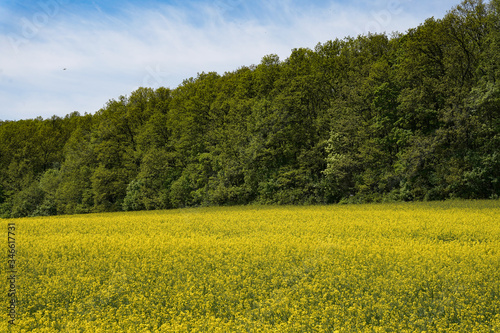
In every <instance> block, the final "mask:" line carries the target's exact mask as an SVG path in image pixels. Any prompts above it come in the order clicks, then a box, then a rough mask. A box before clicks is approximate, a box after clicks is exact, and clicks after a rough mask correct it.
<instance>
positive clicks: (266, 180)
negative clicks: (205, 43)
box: [0, 0, 500, 218]
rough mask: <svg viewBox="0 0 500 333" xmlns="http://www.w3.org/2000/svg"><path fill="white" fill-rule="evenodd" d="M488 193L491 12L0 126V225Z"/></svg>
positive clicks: (496, 158) (481, 8)
mask: <svg viewBox="0 0 500 333" xmlns="http://www.w3.org/2000/svg"><path fill="white" fill-rule="evenodd" d="M4 107H8V106H4ZM499 195H500V0H491V1H489V2H485V1H481V0H465V1H463V2H462V3H461V4H459V5H457V6H456V7H454V8H452V9H450V11H449V12H448V13H447V14H446V15H445V16H444V17H443V18H429V19H427V20H426V21H425V22H423V23H422V24H420V25H419V26H418V27H416V28H412V29H409V30H408V31H406V32H404V33H393V34H391V35H387V34H368V35H360V36H357V37H346V38H344V39H335V40H330V41H327V42H324V43H318V44H317V45H316V47H315V48H314V49H308V48H297V49H293V50H292V51H291V53H290V56H289V57H288V58H287V59H284V60H282V59H279V57H278V56H276V55H273V54H271V55H266V56H264V57H263V58H262V60H261V62H260V63H259V64H257V65H251V66H242V67H241V68H238V69H236V70H234V71H232V72H226V73H224V74H223V75H221V74H218V73H215V72H210V73H200V74H198V75H197V77H195V78H189V79H186V80H184V82H183V83H182V84H180V85H179V86H178V87H177V88H175V89H170V88H164V87H162V88H158V89H152V88H146V87H142V88H139V89H137V90H136V91H134V92H132V93H130V95H128V96H120V97H119V98H118V99H111V100H109V101H108V102H107V104H106V105H105V106H104V107H103V108H102V109H100V110H98V111H97V112H96V113H94V114H88V113H85V114H83V115H82V114H80V113H79V112H76V111H75V112H73V113H71V114H68V115H67V116H65V117H57V116H53V117H52V118H50V119H42V118H41V117H39V118H36V119H26V120H18V121H0V216H2V217H5V218H9V217H24V216H39V215H57V214H76V213H90V212H108V211H121V210H126V211H127V210H154V209H169V208H178V207H192V206H210V205H242V204H250V203H253V204H329V203H360V202H387V201H420V200H444V199H453V198H464V199H498V197H499Z"/></svg>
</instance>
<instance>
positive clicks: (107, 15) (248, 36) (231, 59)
mask: <svg viewBox="0 0 500 333" xmlns="http://www.w3.org/2000/svg"><path fill="white" fill-rule="evenodd" d="M458 3H459V1H457V0H453V1H451V0H440V1H436V0H432V1H431V0H419V1H417V0H374V1H367V0H354V1H344V0H331V1H328V0H321V1H306V0H278V1H272V0H268V1H261V0H255V1H246V0H215V1H206V0H197V1H180V0H171V1H166V0H130V1H126V0H125V1H115V0H112V1H104V0H95V1H92V0H80V1H70V0H33V1H31V0H30V1H21V0H17V1H14V0H0V50H1V52H0V120H18V119H27V118H35V117H37V116H42V117H44V118H48V117H51V116H52V115H58V116H64V115H66V114H68V113H71V112H73V111H79V112H80V113H82V114H83V113H85V112H88V113H94V112H96V111H98V110H99V109H100V108H102V107H104V106H105V104H106V103H107V101H108V100H110V99H117V98H118V97H119V96H120V95H128V94H130V93H131V92H132V91H134V90H135V89H137V88H138V87H141V86H142V87H145V86H147V87H153V88H158V87H160V86H165V87H170V88H176V87H177V86H178V85H179V84H181V83H182V81H183V80H184V79H186V78H189V77H196V75H197V73H199V72H203V71H204V72H209V71H216V72H218V73H220V74H223V73H224V72H226V71H233V70H236V69H237V68H239V67H241V66H244V65H245V66H249V65H252V64H258V63H259V62H260V60H261V59H262V57H263V56H265V55H267V54H277V55H279V56H280V58H281V59H285V58H287V57H288V56H289V54H290V51H291V49H293V48H297V47H309V48H313V47H314V46H315V45H316V44H317V43H319V42H320V43H323V42H326V41H328V40H332V39H335V38H344V37H346V36H357V35H359V34H366V33H368V32H387V33H391V32H393V31H399V32H405V31H406V30H407V29H409V28H412V27H416V26H418V24H420V23H422V22H423V21H424V20H425V19H426V18H428V17H431V16H434V17H436V18H441V17H443V16H444V15H445V14H446V12H447V11H448V10H450V9H452V8H453V7H454V6H455V5H457V4H458Z"/></svg>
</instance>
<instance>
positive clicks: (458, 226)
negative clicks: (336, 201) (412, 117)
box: [0, 201, 500, 333]
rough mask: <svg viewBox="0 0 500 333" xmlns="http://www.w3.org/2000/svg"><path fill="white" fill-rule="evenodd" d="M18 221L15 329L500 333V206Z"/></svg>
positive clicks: (264, 209) (214, 211)
mask: <svg viewBox="0 0 500 333" xmlns="http://www.w3.org/2000/svg"><path fill="white" fill-rule="evenodd" d="M7 222H8V223H14V224H15V227H16V249H17V253H16V260H17V261H16V264H17V280H16V297H17V303H16V319H15V324H14V325H12V324H9V323H8V318H7V310H4V313H5V315H4V316H3V318H4V320H2V323H1V324H0V331H2V332H40V333H41V332H133V333H135V332H500V201H456V202H455V201H450V202H434V203H397V204H371V205H345V206H340V205H337V206H304V207H296V206H293V207H287V206H281V207H268V206H245V207H228V208H220V207H219V208H197V209H180V210H171V211H150V212H132V213H130V212H128V213H107V214H91V215H75V216H58V217H46V218H39V217H38V218H25V219H14V220H4V221H3V229H4V230H7V226H6V225H7ZM5 261H6V262H7V259H5ZM5 266H6V264H5V265H3V267H4V274H3V275H4V276H7V274H8V272H7V271H5ZM4 285H5V284H4ZM6 288H7V287H6ZM4 294H5V295H6V294H7V290H5V291H4ZM2 299H3V304H2V308H3V309H7V308H8V307H9V305H8V301H7V300H6V299H5V298H2Z"/></svg>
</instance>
